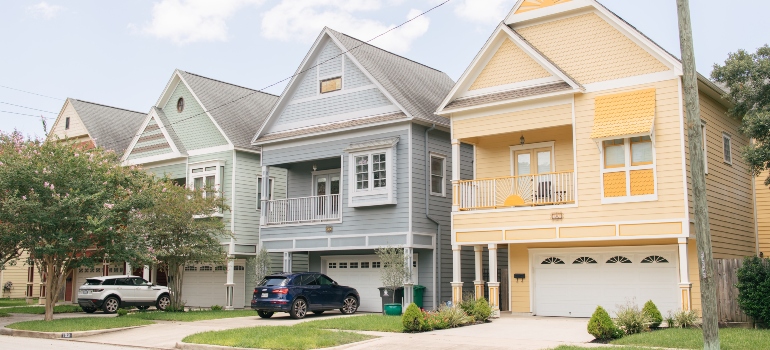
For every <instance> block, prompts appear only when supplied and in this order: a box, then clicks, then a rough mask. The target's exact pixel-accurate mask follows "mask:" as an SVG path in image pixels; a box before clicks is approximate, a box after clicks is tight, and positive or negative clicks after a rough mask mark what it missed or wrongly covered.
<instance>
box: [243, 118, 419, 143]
mask: <svg viewBox="0 0 770 350" xmlns="http://www.w3.org/2000/svg"><path fill="white" fill-rule="evenodd" d="M400 119H404V120H406V119H407V117H406V114H404V113H401V112H399V113H393V114H386V115H378V116H374V117H366V118H359V119H352V120H345V121H341V122H336V123H329V124H322V125H314V126H311V127H307V128H301V129H293V130H287V131H281V132H274V133H270V134H265V135H262V136H260V137H259V138H258V139H257V140H256V142H260V143H261V142H268V141H273V140H279V139H285V138H290V137H298V136H303V135H310V134H316V133H321V132H328V131H336V130H343V129H347V128H352V127H356V126H362V125H367V124H377V123H383V122H387V121H393V120H400Z"/></svg>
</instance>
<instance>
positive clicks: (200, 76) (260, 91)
mask: <svg viewBox="0 0 770 350" xmlns="http://www.w3.org/2000/svg"><path fill="white" fill-rule="evenodd" d="M179 71H180V72H185V73H187V74H190V75H194V76H196V77H199V78H203V79H208V80H212V81H216V82H218V83H222V84H227V85H231V86H235V87H239V88H241V89H246V90H251V91H254V92H259V93H262V94H265V95H270V96H275V97H279V96H278V95H275V94H271V93H269V92H265V91H262V90H257V89H252V88H249V87H245V86H241V85H237V84H233V83H228V82H226V81H222V80H219V79H214V78H209V77H204V76H202V75H200V74H195V73H192V72H188V71H186V70H181V69H180V70H179Z"/></svg>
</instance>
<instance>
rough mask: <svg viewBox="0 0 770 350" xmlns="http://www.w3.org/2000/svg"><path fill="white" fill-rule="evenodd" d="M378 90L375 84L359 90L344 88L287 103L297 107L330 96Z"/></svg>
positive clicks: (360, 87) (358, 88) (361, 87)
mask: <svg viewBox="0 0 770 350" xmlns="http://www.w3.org/2000/svg"><path fill="white" fill-rule="evenodd" d="M335 75H336V74H335ZM319 81H320V80H319ZM343 84H345V82H344V81H343ZM376 88H377V86H376V85H374V84H369V85H364V86H359V87H357V88H352V89H344V88H343V89H340V90H334V91H332V92H327V93H324V94H320V95H316V96H311V97H305V98H300V99H294V100H291V101H290V102H288V103H286V105H287V106H291V105H296V104H300V103H305V102H310V101H318V100H321V99H324V98H327V97H330V96H338V95H347V94H352V93H354V92H359V91H366V90H371V89H376Z"/></svg>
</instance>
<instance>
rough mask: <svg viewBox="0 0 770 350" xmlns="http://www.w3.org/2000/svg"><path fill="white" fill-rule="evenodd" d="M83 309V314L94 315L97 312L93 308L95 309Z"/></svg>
mask: <svg viewBox="0 0 770 350" xmlns="http://www.w3.org/2000/svg"><path fill="white" fill-rule="evenodd" d="M81 309H83V312H85V313H87V314H92V313H94V312H96V308H93V307H81Z"/></svg>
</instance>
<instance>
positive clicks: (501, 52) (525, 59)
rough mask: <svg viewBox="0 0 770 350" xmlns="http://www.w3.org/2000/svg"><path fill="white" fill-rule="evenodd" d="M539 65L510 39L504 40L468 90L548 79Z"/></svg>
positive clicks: (548, 75) (548, 74)
mask: <svg viewBox="0 0 770 350" xmlns="http://www.w3.org/2000/svg"><path fill="white" fill-rule="evenodd" d="M550 76H551V73H549V72H548V71H547V70H545V68H543V67H542V66H541V65H540V63H538V62H536V61H535V60H534V59H532V58H531V57H529V55H527V53H525V52H524V50H522V49H520V48H519V47H518V46H516V44H514V43H513V41H511V40H510V39H504V41H503V43H502V45H500V48H499V49H497V52H495V54H494V55H493V56H492V58H491V59H490V60H489V63H487V65H486V66H485V67H484V69H483V70H482V71H481V73H480V74H479V76H478V77H477V78H476V80H475V81H474V82H473V84H472V85H471V87H470V88H469V89H468V90H478V89H483V88H488V87H493V86H500V85H506V84H513V83H519V82H522V81H527V80H534V79H539V78H547V77H550Z"/></svg>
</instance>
